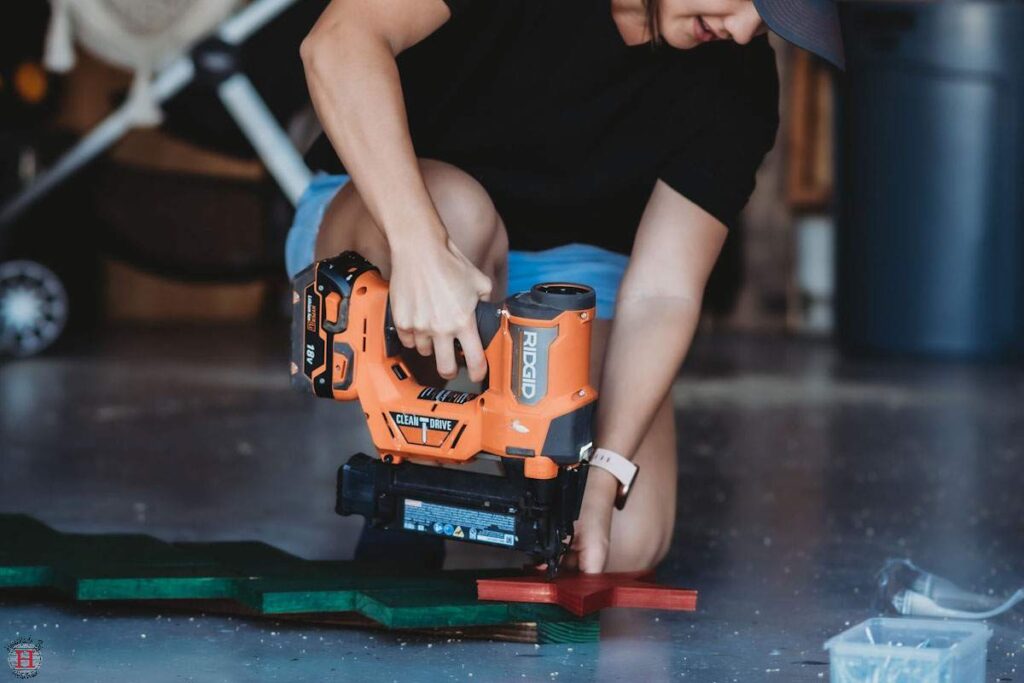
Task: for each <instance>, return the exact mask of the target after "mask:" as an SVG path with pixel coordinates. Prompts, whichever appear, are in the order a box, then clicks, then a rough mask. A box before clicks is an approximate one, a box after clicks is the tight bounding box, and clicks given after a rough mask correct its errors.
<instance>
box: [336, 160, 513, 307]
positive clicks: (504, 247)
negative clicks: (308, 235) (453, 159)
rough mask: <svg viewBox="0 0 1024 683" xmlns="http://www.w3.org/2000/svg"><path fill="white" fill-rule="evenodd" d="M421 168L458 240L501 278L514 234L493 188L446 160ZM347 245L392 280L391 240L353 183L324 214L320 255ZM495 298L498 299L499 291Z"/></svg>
mask: <svg viewBox="0 0 1024 683" xmlns="http://www.w3.org/2000/svg"><path fill="white" fill-rule="evenodd" d="M420 171H421V173H422V174H423V180H424V181H425V182H426V185H427V190H428V191H429V192H430V198H431V199H432V200H433V202H434V206H435V207H436V208H437V212H438V214H440V216H441V221H442V222H443V223H444V224H445V227H446V228H447V229H448V234H449V236H450V237H451V238H452V241H454V242H455V244H456V246H458V248H459V249H460V250H461V251H462V253H463V254H465V255H466V256H467V257H468V258H469V259H470V260H471V261H473V263H474V265H476V267H477V268H479V269H480V270H481V271H482V272H483V273H484V274H485V275H487V276H488V277H490V278H491V279H495V278H496V276H497V275H498V274H500V272H503V271H502V269H503V268H504V262H505V261H506V260H507V258H508V236H507V235H506V233H505V224H504V223H503V222H502V220H501V216H499V215H498V211H497V209H495V208H494V203H493V202H492V201H491V198H490V196H489V195H488V194H487V190H485V189H484V188H483V186H482V185H480V183H478V182H477V181H476V180H475V179H474V178H473V177H472V176H470V175H469V174H468V173H466V172H464V171H462V170H460V169H458V168H456V167H455V166H452V165H451V164H446V163H444V162H442V161H434V160H432V159H421V160H420ZM346 249H354V250H356V251H358V252H359V253H360V254H362V255H363V256H364V257H366V258H367V259H369V260H370V262H371V263H373V265H375V266H377V267H378V268H380V272H381V275H383V276H384V279H385V280H387V279H390V277H391V275H390V274H391V255H390V250H389V248H388V242H387V238H386V236H385V235H384V231H383V230H381V229H380V228H379V227H378V226H377V224H376V222H374V220H373V218H372V217H371V216H370V213H369V211H367V209H366V205H365V204H363V201H362V198H361V197H360V196H359V191H358V190H357V189H356V187H355V185H354V184H353V183H348V184H346V185H345V186H344V187H343V188H341V190H339V191H338V193H337V194H336V195H335V196H334V198H333V199H332V200H331V204H330V206H328V207H327V210H326V211H325V212H324V219H323V222H322V224H321V226H320V232H319V234H318V235H317V241H316V258H317V259H318V260H319V259H322V258H328V257H330V256H334V255H336V254H339V253H341V252H342V251H344V250H346ZM494 284H495V285H496V286H497V285H498V284H499V283H498V282H495V283H494ZM502 284H503V283H502ZM491 299H492V300H498V299H495V297H494V292H492V294H491Z"/></svg>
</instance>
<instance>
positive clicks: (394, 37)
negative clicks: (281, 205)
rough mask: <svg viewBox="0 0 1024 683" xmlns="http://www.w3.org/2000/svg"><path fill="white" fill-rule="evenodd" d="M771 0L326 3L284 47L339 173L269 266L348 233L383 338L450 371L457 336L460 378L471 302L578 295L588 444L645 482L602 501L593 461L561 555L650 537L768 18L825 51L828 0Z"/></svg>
mask: <svg viewBox="0 0 1024 683" xmlns="http://www.w3.org/2000/svg"><path fill="white" fill-rule="evenodd" d="M777 1H780V0H757V3H758V4H757V6H755V5H754V3H753V2H752V1H751V0H333V1H332V2H331V4H330V5H329V6H328V7H327V9H326V10H325V11H324V13H323V15H322V16H321V17H320V19H319V21H318V22H317V24H316V25H315V26H314V27H313V29H312V31H311V32H310V33H309V35H308V36H307V38H306V39H305V41H304V42H303V44H302V48H301V54H302V59H303V63H304V65H305V69H306V76H307V81H308V84H309V90H310V95H311V97H312V101H313V104H314V107H315V109H316V111H317V114H318V116H319V118H320V121H321V123H322V124H323V128H324V131H325V135H326V138H323V139H321V141H319V142H318V143H317V145H315V146H314V149H313V150H312V151H311V154H310V159H311V163H312V164H313V165H314V166H317V167H319V168H320V169H325V170H328V171H332V172H334V173H339V172H340V171H342V166H341V164H340V163H339V158H340V160H341V161H342V162H344V170H345V171H347V172H348V173H349V174H350V175H351V178H352V181H353V182H351V183H348V184H344V180H345V177H344V176H342V175H324V174H320V175H318V176H317V178H316V179H315V180H314V182H313V184H312V185H311V187H310V189H309V190H308V191H307V192H306V195H305V196H304V197H303V199H302V201H301V202H300V206H299V210H298V212H297V216H296V221H295V225H294V226H293V229H292V231H291V233H290V234H289V240H288V245H287V257H288V269H289V274H294V273H295V272H296V271H297V270H299V269H301V268H302V267H304V266H306V265H308V264H309V263H310V262H312V260H313V259H314V257H315V258H316V259H320V258H326V257H329V256H333V255H335V254H337V253H339V252H341V251H343V250H345V249H355V250H357V251H358V252H360V253H361V254H363V255H364V256H366V257H367V258H368V259H369V260H370V261H371V262H373V263H374V264H376V265H377V266H378V267H379V268H380V269H381V272H382V275H383V276H384V277H385V278H388V279H389V280H390V295H391V302H392V312H393V317H394V322H395V325H396V327H397V328H398V332H399V336H400V337H401V340H402V343H403V344H404V345H405V346H406V347H407V348H409V349H416V350H417V351H418V352H419V354H421V355H422V356H424V357H428V356H431V355H433V356H434V357H435V361H434V362H435V363H436V368H437V373H438V374H439V375H440V376H441V377H443V378H446V379H448V378H452V377H454V376H455V374H456V372H457V364H456V357H455V351H454V342H455V340H458V341H459V343H460V345H461V347H462V350H463V353H464V356H465V360H466V366H467V369H468V372H469V376H470V378H471V379H472V380H474V381H480V380H481V379H482V378H483V376H484V374H485V372H486V365H485V360H484V357H483V351H482V348H481V345H480V340H479V336H478V334H477V330H476V324H475V319H474V316H473V311H474V308H475V305H476V303H477V301H478V300H479V299H481V298H485V299H489V300H491V301H500V300H501V299H503V298H504V297H505V296H506V294H508V293H514V292H516V291H522V290H525V289H529V287H530V286H531V285H532V284H534V283H535V282H540V281H544V280H564V281H574V282H582V283H584V284H589V285H591V286H593V287H594V288H595V289H596V292H597V296H598V304H597V320H595V322H594V327H593V349H592V359H591V368H592V383H593V384H594V385H595V386H596V387H598V389H599V391H600V394H601V398H600V401H599V402H598V412H597V417H596V424H595V429H596V436H595V447H596V451H595V457H597V456H598V455H600V456H601V458H602V459H604V460H605V461H607V462H610V463H613V464H616V465H617V467H618V468H619V469H620V470H622V471H626V472H628V471H629V470H631V469H632V468H633V466H634V465H635V466H638V467H639V469H640V470H643V475H642V476H639V477H637V478H636V485H635V486H633V487H632V488H631V490H630V492H629V505H628V506H625V507H622V509H617V507H616V506H615V505H614V503H615V501H616V497H617V496H619V495H620V494H621V493H622V491H623V487H622V482H621V481H620V479H619V478H617V477H616V476H614V475H613V474H612V473H611V471H612V470H613V469H614V468H609V469H607V470H606V469H602V468H600V467H592V468H591V470H590V474H589V478H588V482H587V488H586V493H585V496H584V500H583V506H582V510H581V513H580V518H579V520H578V521H577V523H576V534H575V538H574V541H573V547H572V549H571V550H570V552H569V554H568V555H567V557H566V559H565V566H567V567H570V568H572V567H578V568H579V569H580V570H581V571H584V572H602V571H628V570H637V569H645V568H650V567H653V566H654V565H655V564H657V563H658V562H659V561H660V560H661V559H662V558H663V557H664V555H665V554H666V552H667V551H668V548H669V544H670V541H671V538H672V531H673V526H674V522H675V513H676V440H675V427H674V416H673V409H672V402H671V397H670V393H669V389H670V387H671V384H672V381H673V379H674V377H675V375H676V373H677V371H678V369H679V367H680V365H681V363H682V361H683V358H684V356H685V355H686V352H687V349H688V348H689V345H690V341H691V339H692V337H693V333H694V330H695V328H696V325H697V321H698V316H699V312H700V303H701V298H702V293H703V290H704V286H705V282H706V280H707V277H708V274H709V272H710V271H711V268H712V265H713V264H714V262H715V259H716V258H717V256H718V253H719V250H720V249H721V246H722V243H723V241H724V240H725V237H726V234H727V231H728V230H727V228H728V226H730V225H731V224H732V223H733V222H734V221H735V220H736V217H737V215H738V213H739V211H740V209H742V207H743V205H744V204H745V203H746V201H747V199H748V198H749V196H750V193H751V192H752V190H753V187H754V174H755V171H756V170H757V167H758V166H759V165H760V163H761V160H762V158H763V157H764V155H765V154H766V153H767V151H768V150H769V149H770V148H771V146H772V145H773V143H774V139H775V133H776V129H777V125H778V116H777V112H778V83H777V77H776V71H775V61H774V54H773V52H772V50H771V48H770V46H769V45H768V42H767V36H765V35H764V34H765V33H766V32H767V30H768V24H766V21H770V22H771V26H772V28H773V30H775V31H776V32H779V33H780V34H781V35H783V37H786V38H788V39H790V40H793V41H794V42H797V43H799V44H801V45H804V46H807V47H810V48H811V49H815V50H816V51H817V52H819V53H820V54H822V55H824V56H826V57H827V58H829V59H832V60H833V61H836V62H838V61H839V60H841V57H840V56H839V52H838V49H839V48H838V35H837V29H836V25H835V17H834V8H832V6H831V4H830V0H794V2H792V3H787V4H785V5H784V6H782V7H779V8H775V7H773V6H772V5H771V3H773V2H777ZM796 5H800V7H799V10H800V11H799V12H798V13H797V15H796V17H797V19H794V18H792V17H788V16H787V15H786V14H785V13H784V12H785V9H786V7H787V6H788V7H793V6H796ZM798 20H799V21H798ZM800 21H802V22H804V23H800ZM808 36H809V37H808ZM339 188H340V189H339ZM620 476H622V475H620ZM621 500H622V499H621V498H620V504H621Z"/></svg>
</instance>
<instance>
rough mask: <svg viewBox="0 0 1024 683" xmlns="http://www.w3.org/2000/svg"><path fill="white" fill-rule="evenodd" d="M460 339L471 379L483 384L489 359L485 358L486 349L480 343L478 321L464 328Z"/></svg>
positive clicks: (460, 333)
mask: <svg viewBox="0 0 1024 683" xmlns="http://www.w3.org/2000/svg"><path fill="white" fill-rule="evenodd" d="M458 337H459V344H461V345H462V355H463V357H464V358H465V359H466V369H467V370H468V371H469V379H470V380H472V381H473V382H482V381H483V379H484V376H485V375H486V374H487V357H486V356H484V347H483V345H482V344H481V342H480V332H479V331H478V330H477V328H476V320H473V321H472V322H471V323H470V324H469V325H467V326H466V327H464V328H463V329H462V331H460V332H459V335H458Z"/></svg>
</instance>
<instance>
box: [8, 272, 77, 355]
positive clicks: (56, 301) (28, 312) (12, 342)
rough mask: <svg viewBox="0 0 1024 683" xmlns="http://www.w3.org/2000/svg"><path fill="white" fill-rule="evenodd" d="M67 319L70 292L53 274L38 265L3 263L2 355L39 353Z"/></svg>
mask: <svg viewBox="0 0 1024 683" xmlns="http://www.w3.org/2000/svg"><path fill="white" fill-rule="evenodd" d="M67 319H68V296H67V292H66V291H65V290H64V285H63V284H61V281H60V278H59V277H57V275H55V274H54V272H53V271H52V270H50V269H49V268H47V267H46V266H44V265H42V264H40V263H37V262H35V261H8V262H6V263H0V354H2V355H13V356H21V357H24V356H32V355H34V354H37V353H39V352H40V351H42V350H43V349H45V348H46V347H48V346H50V345H51V344H52V343H53V342H55V341H56V340H57V338H58V337H60V335H61V332H63V331H64V326H65V324H66V323H67Z"/></svg>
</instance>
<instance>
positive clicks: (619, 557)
mask: <svg viewBox="0 0 1024 683" xmlns="http://www.w3.org/2000/svg"><path fill="white" fill-rule="evenodd" d="M611 323H612V321H611V320H607V319H603V318H599V319H596V320H595V321H594V328H593V334H592V336H591V339H592V343H591V353H590V377H591V384H593V385H594V387H595V388H597V390H598V393H599V394H600V391H601V388H600V386H598V383H599V382H600V377H601V368H602V365H603V363H604V351H605V346H606V344H607V342H608V335H609V333H610V331H611ZM598 400H600V398H599V399H598ZM676 457H677V455H676V425H675V411H674V409H673V404H672V394H671V393H669V394H667V395H666V396H665V399H664V400H663V401H662V403H661V406H660V407H659V408H658V412H657V414H656V415H655V417H654V420H653V422H652V423H651V428H650V429H649V430H648V432H647V435H646V436H645V437H644V439H643V441H642V442H641V443H640V446H639V448H637V452H636V454H635V455H634V456H633V462H635V463H636V464H637V466H638V467H639V468H640V471H639V473H638V474H637V477H636V483H635V484H634V489H633V491H632V492H631V493H630V494H629V502H628V503H626V506H625V507H624V508H623V509H622V510H618V509H616V510H614V511H613V512H612V529H611V538H610V543H609V547H608V562H607V564H606V565H605V569H604V570H605V571H606V572H623V571H635V570H641V569H650V568H653V567H654V566H655V565H657V564H658V563H659V562H660V561H661V560H662V559H663V558H664V557H665V555H666V554H667V553H668V550H669V547H670V546H671V543H672V532H673V530H674V528H675V521H676V489H677V487H678V481H677V479H678V475H677V472H678V467H677V462H676Z"/></svg>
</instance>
